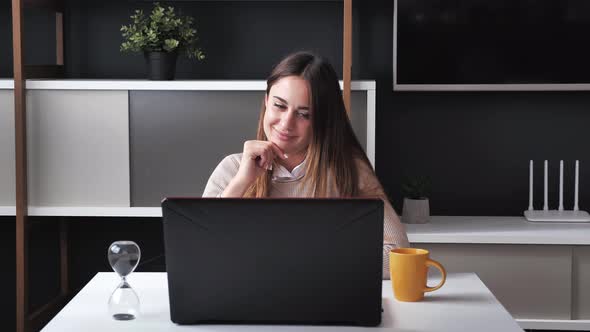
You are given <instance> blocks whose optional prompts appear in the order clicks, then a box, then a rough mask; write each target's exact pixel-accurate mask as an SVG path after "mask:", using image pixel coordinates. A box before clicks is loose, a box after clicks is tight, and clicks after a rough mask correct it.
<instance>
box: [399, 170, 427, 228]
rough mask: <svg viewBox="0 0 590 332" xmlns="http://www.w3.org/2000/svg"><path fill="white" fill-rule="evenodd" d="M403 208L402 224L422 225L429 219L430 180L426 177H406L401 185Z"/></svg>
mask: <svg viewBox="0 0 590 332" xmlns="http://www.w3.org/2000/svg"><path fill="white" fill-rule="evenodd" d="M402 191H403V195H404V206H403V209H402V222H404V223H406V224H424V223H427V222H428V220H429V219H430V205H429V202H428V194H429V192H430V179H428V177H426V176H414V177H406V178H405V180H404V183H403V184H402Z"/></svg>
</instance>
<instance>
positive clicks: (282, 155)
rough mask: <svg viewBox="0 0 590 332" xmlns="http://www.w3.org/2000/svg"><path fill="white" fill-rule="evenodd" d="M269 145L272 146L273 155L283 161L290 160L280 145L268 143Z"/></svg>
mask: <svg viewBox="0 0 590 332" xmlns="http://www.w3.org/2000/svg"><path fill="white" fill-rule="evenodd" d="M268 144H269V145H270V147H271V149H272V151H273V153H274V154H275V155H276V156H278V157H279V158H281V159H287V158H289V156H287V154H286V153H285V151H283V149H281V148H279V146H278V145H276V144H274V143H273V142H268Z"/></svg>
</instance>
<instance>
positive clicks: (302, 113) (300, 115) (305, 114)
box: [297, 112, 309, 119]
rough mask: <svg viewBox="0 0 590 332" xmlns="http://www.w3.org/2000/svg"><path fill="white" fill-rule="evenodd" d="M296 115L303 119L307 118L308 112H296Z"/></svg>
mask: <svg viewBox="0 0 590 332" xmlns="http://www.w3.org/2000/svg"><path fill="white" fill-rule="evenodd" d="M297 116H298V117H300V118H304V119H309V113H304V112H297Z"/></svg>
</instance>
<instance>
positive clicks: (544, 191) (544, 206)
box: [543, 160, 549, 211]
mask: <svg viewBox="0 0 590 332" xmlns="http://www.w3.org/2000/svg"><path fill="white" fill-rule="evenodd" d="M548 165H549V162H548V161H547V160H545V175H544V181H543V211H547V210H549V206H548V205H547V167H548Z"/></svg>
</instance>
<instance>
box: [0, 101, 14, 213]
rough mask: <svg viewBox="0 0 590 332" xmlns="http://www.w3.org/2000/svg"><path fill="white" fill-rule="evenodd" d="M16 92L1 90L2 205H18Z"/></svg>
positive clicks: (0, 164) (0, 152)
mask: <svg viewBox="0 0 590 332" xmlns="http://www.w3.org/2000/svg"><path fill="white" fill-rule="evenodd" d="M14 172H15V154H14V93H13V92H12V90H0V206H15V205H16V200H15V198H16V194H15V193H16V187H15V173H14Z"/></svg>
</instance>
